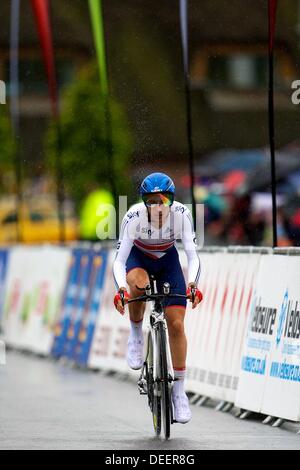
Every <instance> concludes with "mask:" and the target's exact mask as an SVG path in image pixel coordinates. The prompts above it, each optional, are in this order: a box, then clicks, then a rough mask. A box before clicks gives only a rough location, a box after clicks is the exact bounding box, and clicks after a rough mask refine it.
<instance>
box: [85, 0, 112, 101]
mask: <svg viewBox="0 0 300 470" xmlns="http://www.w3.org/2000/svg"><path fill="white" fill-rule="evenodd" d="M89 7H90V15H91V21H92V27H93V35H94V41H95V47H96V55H97V60H98V67H99V73H100V86H101V92H102V94H103V96H107V92H108V85H107V73H106V59H105V45H104V31H103V19H102V6H101V0H89Z"/></svg>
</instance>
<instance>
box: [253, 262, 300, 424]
mask: <svg viewBox="0 0 300 470" xmlns="http://www.w3.org/2000/svg"><path fill="white" fill-rule="evenodd" d="M276 256H278V255H275V257H276ZM285 258H286V263H287V271H286V277H284V278H283V279H282V284H283V287H284V288H283V290H282V291H281V293H282V297H281V299H278V300H279V304H278V305H277V311H278V314H277V318H276V323H275V325H274V335H273V341H272V345H271V351H270V356H271V358H270V367H269V368H268V370H267V374H268V375H267V381H266V385H265V390H264V395H263V401H262V407H261V411H262V413H264V414H267V415H271V416H276V417H279V418H285V419H289V420H292V421H300V289H299V280H300V256H285ZM269 278H271V274H270V272H269ZM269 288H270V289H271V291H273V286H272V288H271V285H269Z"/></svg>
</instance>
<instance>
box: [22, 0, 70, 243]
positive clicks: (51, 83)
mask: <svg viewBox="0 0 300 470" xmlns="http://www.w3.org/2000/svg"><path fill="white" fill-rule="evenodd" d="M31 3H32V7H33V11H34V14H35V18H36V24H37V28H38V33H39V38H40V43H41V47H42V52H43V59H44V65H45V70H46V75H47V78H48V88H49V94H50V98H51V106H52V115H53V119H54V126H55V130H56V143H57V145H56V160H55V173H56V201H57V212H58V221H59V240H60V242H61V243H64V242H65V240H66V232H65V216H64V207H63V204H64V198H65V194H64V186H63V167H62V162H61V158H62V138H61V127H60V120H59V110H58V91H57V81H56V74H55V63H54V54H53V42H52V34H51V25H50V18H49V2H48V0H31Z"/></svg>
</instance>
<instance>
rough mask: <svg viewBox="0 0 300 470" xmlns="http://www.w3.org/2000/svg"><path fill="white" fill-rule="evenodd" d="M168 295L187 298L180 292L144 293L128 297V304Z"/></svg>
mask: <svg viewBox="0 0 300 470" xmlns="http://www.w3.org/2000/svg"><path fill="white" fill-rule="evenodd" d="M169 297H175V298H177V299H178V298H181V299H189V296H188V295H182V294H149V295H148V294H145V295H140V296H139V297H135V298H134V299H129V300H128V302H127V303H128V304H129V303H132V302H147V301H148V300H155V299H163V298H169Z"/></svg>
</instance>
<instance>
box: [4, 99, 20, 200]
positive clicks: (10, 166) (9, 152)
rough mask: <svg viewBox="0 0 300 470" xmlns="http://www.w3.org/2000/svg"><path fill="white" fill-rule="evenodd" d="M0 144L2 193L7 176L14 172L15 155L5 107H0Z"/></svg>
mask: <svg viewBox="0 0 300 470" xmlns="http://www.w3.org/2000/svg"><path fill="white" fill-rule="evenodd" d="M0 142H1V149H0V170H1V171H0V190H1V192H3V191H4V190H5V189H6V190H7V188H6V186H7V185H6V181H7V176H8V174H12V172H13V170H14V164H15V155H16V141H15V138H14V135H13V132H12V129H11V125H10V120H9V116H8V113H7V106H5V105H0Z"/></svg>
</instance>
